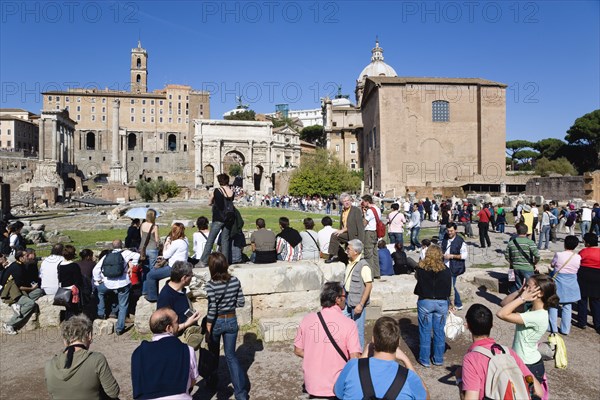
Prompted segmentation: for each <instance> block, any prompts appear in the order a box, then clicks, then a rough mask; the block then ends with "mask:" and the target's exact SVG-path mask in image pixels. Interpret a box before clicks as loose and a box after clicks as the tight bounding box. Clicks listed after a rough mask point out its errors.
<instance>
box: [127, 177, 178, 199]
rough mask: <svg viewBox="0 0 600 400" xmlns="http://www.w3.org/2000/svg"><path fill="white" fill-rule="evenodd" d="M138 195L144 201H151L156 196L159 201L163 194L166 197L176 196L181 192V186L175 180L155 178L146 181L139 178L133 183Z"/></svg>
mask: <svg viewBox="0 0 600 400" xmlns="http://www.w3.org/2000/svg"><path fill="white" fill-rule="evenodd" d="M135 188H136V189H137V191H138V193H139V194H140V197H141V198H142V199H144V201H153V200H154V198H155V197H156V201H158V202H159V203H160V201H161V196H165V197H166V198H167V199H169V198H171V197H176V196H177V195H179V193H181V188H180V187H179V185H177V182H175V181H168V182H167V181H163V180H156V181H150V182H146V181H145V180H143V179H142V180H139V181H138V183H137V184H136V185H135Z"/></svg>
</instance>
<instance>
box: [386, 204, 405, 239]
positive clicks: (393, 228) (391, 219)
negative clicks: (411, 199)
mask: <svg viewBox="0 0 600 400" xmlns="http://www.w3.org/2000/svg"><path fill="white" fill-rule="evenodd" d="M405 223H406V218H405V217H404V214H403V213H402V212H400V205H399V204H398V203H394V204H392V212H390V213H389V214H388V222H387V226H388V237H389V238H390V243H391V244H394V243H397V242H400V243H402V244H404V224H405Z"/></svg>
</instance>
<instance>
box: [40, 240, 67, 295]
mask: <svg viewBox="0 0 600 400" xmlns="http://www.w3.org/2000/svg"><path fill="white" fill-rule="evenodd" d="M63 248H64V246H63V245H62V244H61V243H57V244H55V245H54V246H52V250H50V255H49V256H48V257H46V258H44V260H43V261H42V264H41V265H40V279H41V281H42V284H41V288H42V289H43V290H44V292H45V293H46V294H51V295H54V294H55V293H56V291H57V290H58V286H59V285H58V264H60V263H62V262H64V261H65V258H64V257H63V255H62V253H63Z"/></svg>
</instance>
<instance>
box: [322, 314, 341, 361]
mask: <svg viewBox="0 0 600 400" xmlns="http://www.w3.org/2000/svg"><path fill="white" fill-rule="evenodd" d="M317 316H318V317H319V320H320V321H321V325H323V329H325V334H326V335H327V337H328V338H329V341H330V342H331V344H332V345H333V347H335V350H336V351H337V352H338V354H339V355H340V357H342V359H343V360H344V361H345V362H348V357H346V355H345V354H344V352H343V351H342V349H340V346H338V344H337V343H336V341H335V339H333V336H331V332H329V328H328V327H327V324H326V323H325V320H324V319H323V314H321V311H319V312H318V313H317Z"/></svg>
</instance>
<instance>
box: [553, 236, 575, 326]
mask: <svg viewBox="0 0 600 400" xmlns="http://www.w3.org/2000/svg"><path fill="white" fill-rule="evenodd" d="M578 244H579V239H577V237H576V236H572V235H569V236H567V237H566V238H565V251H560V252H558V253H556V254H555V255H554V259H553V260H552V264H551V267H552V269H553V270H552V272H551V275H552V276H553V279H554V281H555V282H556V293H557V294H558V297H559V298H560V304H559V306H558V307H560V308H562V315H561V318H560V329H559V330H558V332H560V333H562V334H563V335H568V334H569V332H570V331H571V311H572V303H576V302H578V301H579V299H580V298H581V294H580V292H579V284H578V283H577V271H579V266H580V263H581V256H580V255H579V254H577V253H575V251H574V250H575V249H576V248H577V245H578ZM548 318H549V319H550V328H549V329H550V332H557V329H556V328H557V319H558V308H554V307H550V308H549V309H548Z"/></svg>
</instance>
